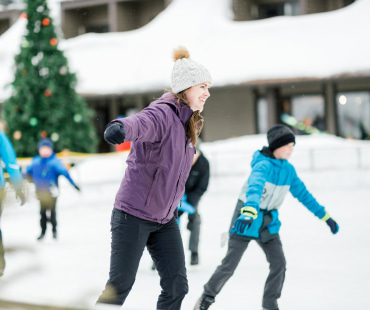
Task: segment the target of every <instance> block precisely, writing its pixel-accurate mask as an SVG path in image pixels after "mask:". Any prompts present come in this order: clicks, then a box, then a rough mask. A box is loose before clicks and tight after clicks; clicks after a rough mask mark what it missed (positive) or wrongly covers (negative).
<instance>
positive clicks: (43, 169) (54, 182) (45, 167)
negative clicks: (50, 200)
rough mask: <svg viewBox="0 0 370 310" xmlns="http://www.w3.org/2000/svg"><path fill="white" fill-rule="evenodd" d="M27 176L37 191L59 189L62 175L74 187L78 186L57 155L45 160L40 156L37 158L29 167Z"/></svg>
mask: <svg viewBox="0 0 370 310" xmlns="http://www.w3.org/2000/svg"><path fill="white" fill-rule="evenodd" d="M26 175H28V176H30V177H31V178H32V180H33V182H34V183H35V186H36V190H37V191H51V190H52V189H53V188H55V187H58V178H59V176H60V175H63V176H65V177H66V178H67V180H68V181H69V182H70V183H71V184H72V185H73V186H76V184H75V182H74V181H73V180H72V178H71V176H70V175H69V173H68V170H67V168H66V167H65V166H64V165H63V163H62V162H61V161H60V160H59V159H58V158H57V157H56V155H55V153H53V154H52V155H51V156H50V157H48V158H43V157H41V156H40V155H38V156H35V157H34V158H33V159H32V163H31V165H30V166H28V167H27V173H26Z"/></svg>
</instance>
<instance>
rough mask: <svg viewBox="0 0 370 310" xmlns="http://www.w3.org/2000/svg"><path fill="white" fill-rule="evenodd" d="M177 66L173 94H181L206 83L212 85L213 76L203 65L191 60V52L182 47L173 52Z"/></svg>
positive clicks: (172, 84)
mask: <svg viewBox="0 0 370 310" xmlns="http://www.w3.org/2000/svg"><path fill="white" fill-rule="evenodd" d="M173 59H174V61H175V65H174V66H173V69H172V78H171V86H172V92H173V93H175V94H178V93H179V92H181V91H183V90H185V89H187V88H189V87H192V86H194V85H198V84H201V83H204V82H210V83H212V78H211V75H210V74H209V72H208V70H207V69H206V68H205V67H203V66H202V65H200V64H198V63H196V62H195V61H194V60H192V59H190V54H189V51H188V50H187V49H186V48H185V47H182V46H180V47H179V48H177V49H175V50H174V52H173Z"/></svg>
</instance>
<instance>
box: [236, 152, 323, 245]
mask: <svg viewBox="0 0 370 310" xmlns="http://www.w3.org/2000/svg"><path fill="white" fill-rule="evenodd" d="M251 166H252V171H251V174H250V176H249V178H248V180H247V182H246V183H245V184H244V186H243V188H242V191H241V194H240V196H239V202H238V204H237V207H236V209H235V213H234V216H233V220H232V225H231V229H230V233H231V234H232V235H240V234H238V233H237V232H236V231H235V227H234V225H233V224H234V223H235V220H236V218H237V217H238V216H239V215H240V208H241V207H243V206H249V207H253V208H255V209H256V210H257V211H258V217H257V218H256V219H255V220H253V222H252V225H251V226H250V227H249V228H248V229H245V230H244V232H243V233H242V234H241V235H242V236H245V237H250V238H253V239H258V238H260V239H262V241H263V242H265V241H268V240H270V239H272V238H274V237H276V236H277V234H278V233H279V229H280V226H281V222H280V220H279V212H278V210H279V208H280V207H281V205H282V203H283V201H284V198H285V196H286V194H287V193H288V192H290V193H291V194H292V195H293V196H294V197H295V198H297V199H298V200H299V201H300V202H301V203H302V204H303V205H304V206H305V207H306V208H307V209H308V210H310V211H311V212H312V213H313V214H314V215H316V216H317V217H318V218H319V219H322V218H323V217H324V216H325V215H326V211H325V208H324V207H323V206H321V205H320V204H319V203H318V202H317V201H316V199H315V198H314V197H313V196H312V195H311V194H310V192H309V191H308V190H307V189H306V186H305V185H304V183H303V182H302V181H301V179H300V178H299V177H298V176H297V173H296V171H295V169H294V167H293V165H292V164H290V163H289V162H288V161H287V160H282V159H275V158H273V155H272V153H271V151H270V150H269V149H268V148H264V149H263V150H262V151H256V152H255V153H254V155H253V159H252V162H251Z"/></svg>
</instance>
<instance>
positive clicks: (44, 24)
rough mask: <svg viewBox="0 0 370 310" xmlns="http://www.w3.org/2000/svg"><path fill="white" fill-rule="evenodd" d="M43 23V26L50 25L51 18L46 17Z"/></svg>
mask: <svg viewBox="0 0 370 310" xmlns="http://www.w3.org/2000/svg"><path fill="white" fill-rule="evenodd" d="M41 23H42V25H43V26H49V25H50V19H49V18H44V19H43V20H42V22H41Z"/></svg>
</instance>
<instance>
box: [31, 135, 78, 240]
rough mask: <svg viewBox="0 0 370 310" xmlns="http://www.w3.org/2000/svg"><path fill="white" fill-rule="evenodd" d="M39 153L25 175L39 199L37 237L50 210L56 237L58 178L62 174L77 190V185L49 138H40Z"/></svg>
mask: <svg viewBox="0 0 370 310" xmlns="http://www.w3.org/2000/svg"><path fill="white" fill-rule="evenodd" d="M38 151H39V155H38V156H35V157H34V158H33V159H32V163H31V165H30V166H28V167H27V173H26V176H27V177H30V178H31V179H32V181H33V182H34V183H35V187H36V195H37V198H38V199H39V200H40V214H41V219H40V226H41V234H40V236H39V237H38V238H37V239H38V240H42V239H43V238H44V237H45V232H46V224H47V222H48V217H47V214H46V212H47V211H50V222H51V225H52V229H53V238H54V239H56V238H57V218H56V202H57V196H58V178H59V176H60V175H63V176H65V177H66V178H67V180H68V181H69V182H70V183H71V184H72V185H73V186H74V187H75V188H76V189H77V190H78V191H79V190H80V189H79V187H78V186H77V185H76V184H75V182H74V181H73V180H72V178H71V176H70V175H69V173H68V170H67V168H66V167H65V166H64V165H63V164H62V162H61V161H60V160H59V159H58V158H57V157H56V154H55V153H54V151H53V143H52V142H51V140H50V139H48V138H44V139H41V140H40V142H39V144H38Z"/></svg>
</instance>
